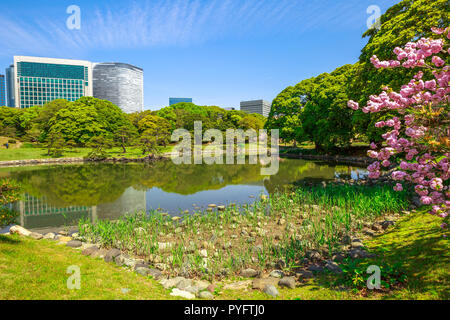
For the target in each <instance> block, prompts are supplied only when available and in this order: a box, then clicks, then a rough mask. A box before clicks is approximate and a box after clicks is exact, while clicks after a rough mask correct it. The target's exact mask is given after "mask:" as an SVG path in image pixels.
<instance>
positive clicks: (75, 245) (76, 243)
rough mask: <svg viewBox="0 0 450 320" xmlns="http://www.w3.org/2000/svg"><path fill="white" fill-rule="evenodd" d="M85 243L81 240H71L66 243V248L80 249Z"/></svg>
mask: <svg viewBox="0 0 450 320" xmlns="http://www.w3.org/2000/svg"><path fill="white" fill-rule="evenodd" d="M82 244H83V243H82V242H81V241H79V240H70V241H68V242H67V243H66V246H68V247H71V248H79V247H81V245H82Z"/></svg>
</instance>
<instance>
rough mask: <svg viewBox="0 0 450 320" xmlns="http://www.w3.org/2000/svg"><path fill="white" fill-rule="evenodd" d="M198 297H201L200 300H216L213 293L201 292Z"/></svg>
mask: <svg viewBox="0 0 450 320" xmlns="http://www.w3.org/2000/svg"><path fill="white" fill-rule="evenodd" d="M198 297H199V298H200V299H206V300H212V299H214V296H213V295H212V293H211V292H209V291H201V292H200V293H199V294H198Z"/></svg>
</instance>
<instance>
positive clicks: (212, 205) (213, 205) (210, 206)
mask: <svg viewBox="0 0 450 320" xmlns="http://www.w3.org/2000/svg"><path fill="white" fill-rule="evenodd" d="M208 207H209V208H217V205H215V204H213V203H212V204H209V205H208Z"/></svg>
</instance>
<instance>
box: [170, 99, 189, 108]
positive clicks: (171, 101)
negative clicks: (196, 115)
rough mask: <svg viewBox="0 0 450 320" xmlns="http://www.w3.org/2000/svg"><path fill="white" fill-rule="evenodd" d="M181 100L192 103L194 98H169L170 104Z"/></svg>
mask: <svg viewBox="0 0 450 320" xmlns="http://www.w3.org/2000/svg"><path fill="white" fill-rule="evenodd" d="M180 102H190V103H192V98H169V106H171V105H174V104H177V103H180Z"/></svg>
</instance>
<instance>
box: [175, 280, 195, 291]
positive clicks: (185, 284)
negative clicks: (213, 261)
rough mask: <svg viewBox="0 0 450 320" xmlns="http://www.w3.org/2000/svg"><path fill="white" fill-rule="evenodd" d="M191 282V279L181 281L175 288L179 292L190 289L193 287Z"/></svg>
mask: <svg viewBox="0 0 450 320" xmlns="http://www.w3.org/2000/svg"><path fill="white" fill-rule="evenodd" d="M193 283H194V282H193V281H192V280H191V279H184V278H183V279H182V280H180V281H178V283H177V285H176V287H177V288H178V289H180V290H185V289H186V288H188V287H192V285H193Z"/></svg>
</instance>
